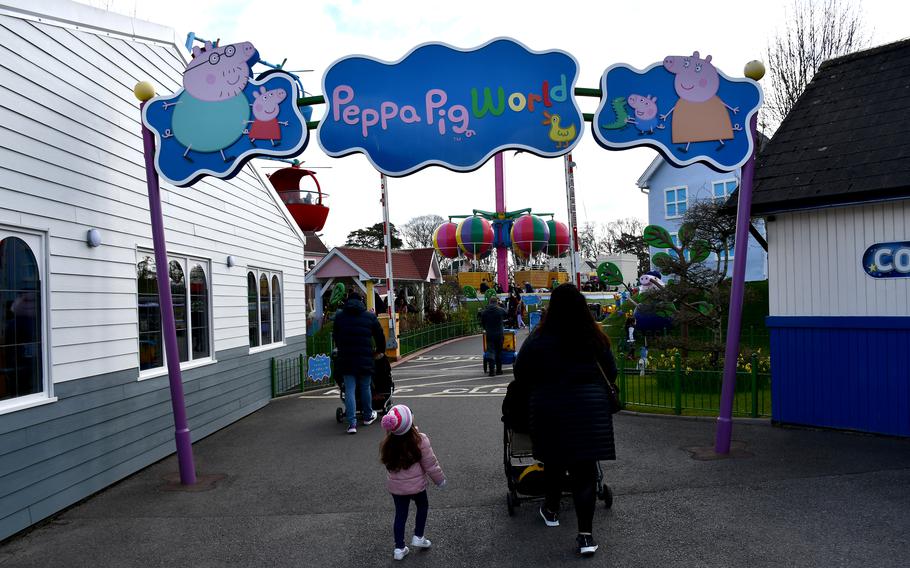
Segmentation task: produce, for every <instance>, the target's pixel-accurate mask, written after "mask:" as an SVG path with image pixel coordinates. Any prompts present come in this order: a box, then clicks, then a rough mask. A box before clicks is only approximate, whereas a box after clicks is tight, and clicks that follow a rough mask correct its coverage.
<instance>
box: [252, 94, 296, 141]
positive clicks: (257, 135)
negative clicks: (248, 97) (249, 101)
mask: <svg viewBox="0 0 910 568" xmlns="http://www.w3.org/2000/svg"><path fill="white" fill-rule="evenodd" d="M287 96H288V93H287V91H285V90H284V89H272V90H270V91H267V90H265V87H264V86H262V87H259V91H253V98H254V99H256V100H255V101H254V102H253V118H255V119H256V120H252V121H247V122H250V123H252V125H253V126H251V127H250V129H249V131H248V132H247V133H248V134H249V136H250V142H252V143H254V144H255V142H256V140H270V141H271V142H272V146H274V145H275V144H276V142H275V140H281V127H280V126H279V124H282V125H284V126H287V125H288V123H287V121H286V120H285V121H281V122H279V121H278V112H279V111H280V110H281V108H280V106H279V105H280V104H281V101H283V100H284V99H286V98H287Z"/></svg>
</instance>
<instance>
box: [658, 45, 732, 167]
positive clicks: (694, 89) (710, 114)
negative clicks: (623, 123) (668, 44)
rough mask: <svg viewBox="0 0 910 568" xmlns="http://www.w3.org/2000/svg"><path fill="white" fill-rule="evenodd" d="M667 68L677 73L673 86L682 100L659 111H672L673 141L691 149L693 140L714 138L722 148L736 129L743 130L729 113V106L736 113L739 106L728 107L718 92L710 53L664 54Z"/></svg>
mask: <svg viewBox="0 0 910 568" xmlns="http://www.w3.org/2000/svg"><path fill="white" fill-rule="evenodd" d="M664 68H665V69H666V70H667V71H669V72H670V73H673V74H674V75H675V76H676V77H675V79H674V82H673V86H674V87H675V89H676V94H677V95H679V101H677V103H676V106H674V107H673V108H672V109H671V110H670V112H668V113H667V114H662V115H660V119H661V120H666V119H667V118H668V117H669V116H670V115H671V114H672V115H673V122H672V134H673V143H674V144H685V147H683V148H679V149H680V150H681V151H683V152H686V151H688V150H689V144H691V143H692V142H707V141H712V140H717V141H718V142H720V147H719V148H722V147H723V146H724V140H731V139H732V138H733V131H734V130H737V131H738V130H742V127H741V126H740V125H738V124H737V125H736V126H733V125H732V124H731V123H730V115H729V114H728V113H727V111H728V110H729V111H730V112H732V113H733V114H737V113H738V112H739V107H736V108H732V107H729V106H727V105H726V104H725V103H724V102H723V101H722V100H720V98H718V96H717V89H718V88H719V87H720V77H719V76H718V74H717V69H716V68H715V67H714V66H713V65H711V56H710V55H709V56H707V57H706V58H704V59H701V57H700V56H699V54H698V52H697V51H696V52H694V53H693V54H692V56H691V57H689V56H685V55H670V56H668V57H666V58H664Z"/></svg>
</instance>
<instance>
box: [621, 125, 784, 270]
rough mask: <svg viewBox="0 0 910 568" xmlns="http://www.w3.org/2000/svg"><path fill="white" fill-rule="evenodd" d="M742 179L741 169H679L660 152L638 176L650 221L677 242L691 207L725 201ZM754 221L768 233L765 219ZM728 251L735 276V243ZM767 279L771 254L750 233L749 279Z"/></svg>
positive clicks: (700, 165) (762, 230) (656, 250)
mask: <svg viewBox="0 0 910 568" xmlns="http://www.w3.org/2000/svg"><path fill="white" fill-rule="evenodd" d="M762 138H764V137H762ZM739 180H740V170H736V171H734V172H718V171H716V170H713V169H711V168H709V167H708V166H706V165H704V164H700V163H699V164H692V165H689V166H686V167H684V168H677V167H674V166H673V165H671V164H670V163H668V162H667V161H666V160H664V159H663V157H661V156H660V155H658V156H656V157H655V158H654V159H653V160H652V161H651V163H650V164H649V165H648V168H647V169H646V170H645V171H644V173H643V174H642V175H641V177H640V178H638V182H637V185H638V187H639V188H640V189H641V191H642V192H643V193H645V194H646V195H647V196H648V224H649V225H660V226H661V227H663V228H665V229H666V230H667V231H669V233H670V236H671V237H672V238H673V240H674V242H676V243H677V244H678V242H679V241H678V237H677V233H678V232H679V227H680V225H682V220H683V217H684V216H685V214H686V211H687V210H688V208H689V206H690V205H691V204H693V203H695V202H697V201H700V200H704V199H714V200H717V201H719V202H725V201H726V200H727V198H728V197H729V196H730V195H731V194H732V193H733V191H734V190H736V188H737V187H739ZM753 224H754V225H755V227H756V229H757V230H758V231H759V233H761V234H764V225H763V224H762V222H761V221H759V222H756V223H753ZM657 252H660V250H658V249H651V253H652V255H653V254H654V253H657ZM728 254H729V259H730V263H729V265H728V267H727V275H728V276H732V275H733V262H732V261H733V246H732V243H731V246H730V250H729V251H728ZM705 262H708V263H712V264H713V263H716V262H717V258H716V257H715V256H714V255H713V254H712V256H711V257H710V258H708V260H706V261H705ZM767 278H768V254H767V253H766V252H765V250H764V249H763V248H762V247H761V245H760V244H759V243H758V241H756V240H755V237H753V236H751V235H750V236H749V252H748V254H747V261H746V280H749V281H752V280H767Z"/></svg>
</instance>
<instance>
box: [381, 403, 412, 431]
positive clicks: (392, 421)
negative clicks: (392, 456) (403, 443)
mask: <svg viewBox="0 0 910 568" xmlns="http://www.w3.org/2000/svg"><path fill="white" fill-rule="evenodd" d="M413 424H414V415H413V414H411V409H410V408H408V407H407V406H405V405H403V404H396V405H395V406H393V407H392V408H391V409H389V412H388V414H386V415H385V416H383V417H382V427H383V428H384V429H385V430H386V431H387V432H391V433H392V434H395V435H396V436H401V435H402V434H407V433H408V431H409V430H410V429H411V426H412V425H413Z"/></svg>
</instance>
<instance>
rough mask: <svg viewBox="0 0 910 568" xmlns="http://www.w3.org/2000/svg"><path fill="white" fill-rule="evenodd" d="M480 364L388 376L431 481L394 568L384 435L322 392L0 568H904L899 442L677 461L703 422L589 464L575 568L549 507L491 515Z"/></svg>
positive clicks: (454, 355)
mask: <svg viewBox="0 0 910 568" xmlns="http://www.w3.org/2000/svg"><path fill="white" fill-rule="evenodd" d="M479 357H480V339H479V338H476V337H475V338H469V339H466V340H462V341H458V342H455V343H452V344H449V345H445V346H442V347H440V348H437V349H435V350H432V351H430V352H428V353H424V354H423V355H421V356H417V357H414V358H412V359H411V360H409V361H407V362H406V363H403V364H401V365H398V366H397V367H395V369H394V370H393V376H394V380H395V383H396V386H397V389H398V390H397V393H396V395H395V401H396V402H401V403H405V404H408V405H409V406H410V407H411V408H412V410H413V412H414V416H415V423H416V424H417V425H418V426H419V428H420V429H421V430H422V431H424V432H426V433H427V434H428V435H429V436H430V438H431V440H432V443H433V447H434V449H435V451H436V453H437V455H438V457H439V459H440V462H441V464H442V466H443V468H444V470H445V472H446V475H447V477H448V480H449V485H448V487H446V488H445V489H442V490H440V489H436V488H434V487H431V488H430V490H429V494H430V515H429V521H428V524H427V536H428V537H429V538H430V539H431V540H432V541H433V547H432V549H430V550H429V551H426V552H416V551H415V552H412V553H411V555H410V556H408V557H407V558H406V559H405V561H404V562H402V563H397V562H393V561H392V558H391V555H392V548H393V541H392V529H391V522H392V515H393V506H392V500H391V498H390V497H389V495H388V493H387V492H386V491H385V489H384V482H385V471H384V468H383V467H382V465H381V464H380V463H379V461H378V446H379V442H380V440H381V438H382V436H383V431H382V430H381V428H380V427H379V425H378V423H377V424H374V425H371V426H367V427H361V428H360V429H359V432H358V433H357V434H356V435H354V436H351V435H346V434H345V427H344V425H341V424H338V423H337V422H336V421H335V409H336V408H337V407H338V406H339V405H340V400H339V397H338V394H337V392H331V390H329V391H326V392H322V393H318V392H317V393H307V394H305V395H296V396H289V397H285V398H282V399H278V400H275V401H273V402H272V403H271V404H269V405H268V406H267V407H266V408H264V409H263V410H261V411H259V412H256V413H254V414H253V415H251V416H249V417H247V418H245V419H243V420H241V421H239V422H237V423H235V424H232V425H230V426H228V427H227V428H224V429H223V430H221V431H219V432H217V433H215V434H213V435H211V436H209V437H208V438H206V439H204V440H201V441H199V442H197V443H196V444H194V454H195V459H196V464H197V469H198V471H199V473H200V474H202V475H211V474H219V475H223V476H224V477H223V478H222V479H221V480H220V481H218V482H217V483H216V484H215V485H214V486H213V487H212V488H210V489H209V490H206V491H196V492H185V491H174V490H172V489H173V487H172V486H169V485H168V484H167V483H166V480H167V479H169V478H171V477H172V476H173V475H174V472H175V471H176V461H175V459H174V457H170V458H167V459H165V460H162V461H161V462H159V463H157V464H155V465H153V466H151V467H149V468H146V469H144V470H143V471H141V472H139V473H137V474H135V475H133V476H131V477H129V478H127V479H125V480H124V481H122V482H121V483H119V484H117V485H115V486H113V487H111V488H109V489H107V490H105V491H103V492H101V493H99V494H97V495H96V496H94V497H92V498H90V499H88V500H86V501H85V502H84V503H82V504H80V505H78V506H76V507H73V508H71V509H69V510H68V511H65V512H64V513H62V514H60V515H58V516H57V517H56V518H55V519H53V520H51V521H50V522H46V523H44V524H42V525H41V526H40V527H38V528H37V529H35V530H32V531H31V532H29V533H26V534H24V535H21V536H18V537H16V538H13V539H12V540H10V541H8V542H7V543H5V544H4V545H3V546H0V566H2V567H3V568H7V567H11V566H16V567H20V566H21V567H52V566H86V567H93V568H95V567H108V566H110V567H117V568H122V567H126V566H143V567H146V566H148V567H154V566H162V567H163V566H167V567H173V566H192V567H209V566H302V567H310V566H312V567H325V566H344V567H351V566H391V565H398V566H405V565H410V566H432V567H433V568H445V567H450V566H471V567H475V566H482V567H486V566H516V567H529V566H565V565H567V564H571V563H575V562H583V563H585V564H586V565H591V566H661V567H664V566H680V567H683V566H685V567H692V566H699V567H700V566H705V567H729V566H750V567H753V566H760V567H764V566H767V567H772V566H774V567H777V566H800V567H801V566H824V567H829V566H851V567H852V566H857V567H859V566H876V567H890V566H895V567H896V566H907V565H908V560H907V559H908V556H910V539H908V532H910V531H908V528H910V441H908V440H901V439H893V438H882V437H875V436H864V435H856V434H848V433H839V432H830V431H814V430H805V429H791V428H780V427H772V426H770V425H768V424H767V423H741V422H738V423H736V424H735V426H734V440H735V442H736V445H737V447H738V448H740V450H741V451H740V452H739V454H738V456H739V457H735V458H730V459H724V460H707V461H704V460H696V459H693V458H692V455H693V454H692V452H691V451H690V449H691V448H693V447H698V446H702V447H703V446H710V445H711V444H712V443H713V439H714V423H713V421H708V420H688V419H679V418H674V417H648V416H637V415H629V414H625V413H621V414H619V415H617V416H616V419H615V427H616V442H617V452H618V455H619V458H618V460H617V461H616V462H607V463H605V464H604V466H605V474H606V481H607V482H608V483H609V484H610V486H611V487H612V488H613V491H614V493H615V501H614V506H613V508H612V509H610V510H607V509H605V508H603V507H602V506H598V509H597V512H596V514H595V521H594V531H595V536H596V538H597V539H598V542H599V543H600V544H601V545H602V546H601V550H599V551H598V553H597V555H595V557H594V558H593V559H590V560H587V559H585V560H579V559H576V558H575V556H574V551H573V546H574V537H575V531H576V526H575V519H574V513H573V510H572V506H571V503H570V502H569V500H568V499H567V500H564V510H563V515H562V525H561V526H560V527H557V528H547V527H545V526H544V525H543V523H542V521H541V520H540V518H539V517H538V516H537V507H536V505H535V504H533V503H526V504H522V506H521V507H519V509H518V510H517V514H516V515H515V516H514V517H510V516H509V515H508V512H507V510H506V504H505V499H506V479H505V475H504V470H503V463H502V462H503V455H502V452H503V446H502V425H501V422H500V419H499V418H500V407H501V404H502V396H503V393H504V389H505V385H506V384H507V383H508V381H509V380H511V368H510V367H508V366H506V367H504V374H503V375H502V376H499V377H494V378H491V377H488V376H485V375H484V374H483V372H482V362H481V360H480V358H479ZM411 523H413V513H412V518H411ZM412 526H413V525H412V524H409V530H410V528H411V527H412Z"/></svg>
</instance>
